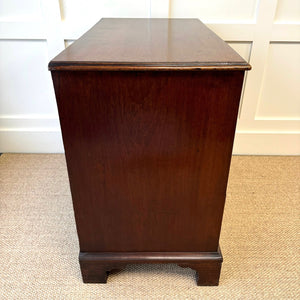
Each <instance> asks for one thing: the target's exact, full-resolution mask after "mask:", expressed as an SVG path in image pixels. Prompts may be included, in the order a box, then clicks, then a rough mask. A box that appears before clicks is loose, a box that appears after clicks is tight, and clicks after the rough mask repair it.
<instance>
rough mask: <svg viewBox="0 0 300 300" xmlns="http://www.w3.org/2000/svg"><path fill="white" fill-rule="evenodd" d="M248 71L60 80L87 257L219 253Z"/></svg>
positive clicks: (62, 75) (58, 76) (64, 75)
mask: <svg viewBox="0 0 300 300" xmlns="http://www.w3.org/2000/svg"><path fill="white" fill-rule="evenodd" d="M243 76H244V72H243V71H205V72H204V71H203V72H201V71H199V72H184V71H182V72H117V71H116V72H80V71H78V72H77V71H76V72H72V71H52V77H53V82H54V86H55V91H56V98H57V103H58V109H59V114H60V122H61V127H62V133H63V140H64V146H65V151H66V159H67V165H68V172H69V179H70V186H71V192H72V198H73V204H74V210H75V218H76V224H77V230H78V235H79V242H80V249H81V251H89V252H93V251H98V252H101V251H107V252H109V251H217V248H218V241H219V234H220V228H221V221H222V215H223V207H224V202H225V194H226V186H227V178H228V172H229V165H230V159H231V151H232V144H233V138H234V132H235V125H236V117H237V111H238V106H239V98H240V92H241V87H242V82H243Z"/></svg>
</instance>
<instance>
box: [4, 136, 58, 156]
mask: <svg viewBox="0 0 300 300" xmlns="http://www.w3.org/2000/svg"><path fill="white" fill-rule="evenodd" d="M6 152H10V153H63V152H64V147H63V142H62V137H61V132H60V131H0V153H6Z"/></svg>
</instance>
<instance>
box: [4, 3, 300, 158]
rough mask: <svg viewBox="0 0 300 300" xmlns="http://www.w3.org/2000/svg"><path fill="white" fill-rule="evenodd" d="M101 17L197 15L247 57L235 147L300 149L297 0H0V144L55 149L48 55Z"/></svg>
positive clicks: (58, 143) (244, 150)
mask: <svg viewBox="0 0 300 300" xmlns="http://www.w3.org/2000/svg"><path fill="white" fill-rule="evenodd" d="M101 17H152V18H155V17H176V18H182V17H184V18H188V17H193V18H194V17H196V18H199V19H201V20H202V21H204V22H205V23H206V24H207V25H208V26H209V27H210V28H211V29H212V30H214V31H215V32H216V33H217V34H218V35H220V36H221V37H222V38H223V39H224V40H226V41H227V42H228V43H229V45H230V46H231V47H233V48H234V49H235V50H236V51H237V52H239V53H240V54H241V56H243V57H244V58H245V59H246V60H247V61H249V62H250V64H251V65H252V67H253V69H252V70H251V71H250V72H249V73H248V74H247V78H246V81H245V85H244V92H243V97H242V101H241V107H240V114H239V120H238V126H237V133H236V139H235V145H234V153H236V154H300V1H299V0H243V1H240V0H211V1H206V0H84V1H83V0H81V1H80V0H60V1H58V0H27V1H22V0H0V152H62V151H63V146H62V140H61V133H60V127H59V121H58V115H57V109H56V104H55V98H54V92H53V87H52V82H51V78H50V73H49V72H48V71H47V64H48V61H49V60H50V59H51V58H53V57H54V56H55V55H56V54H58V53H59V52H60V51H61V50H63V49H64V47H65V46H67V45H68V44H69V43H71V42H72V41H73V40H75V39H77V38H78V37H79V36H80V35H81V34H83V33H84V32H85V31H86V30H87V29H89V28H90V27H91V26H92V25H93V24H94V23H96V22H97V21H98V20H99V19H100V18H101Z"/></svg>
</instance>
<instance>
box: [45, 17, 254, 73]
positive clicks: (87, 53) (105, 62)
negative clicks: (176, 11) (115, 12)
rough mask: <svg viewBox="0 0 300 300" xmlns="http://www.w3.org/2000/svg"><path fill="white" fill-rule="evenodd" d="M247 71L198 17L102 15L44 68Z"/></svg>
mask: <svg viewBox="0 0 300 300" xmlns="http://www.w3.org/2000/svg"><path fill="white" fill-rule="evenodd" d="M114 68H116V69H117V70H141V69H144V70H148V69H149V70H153V69H156V68H158V69H160V70H161V69H168V70H179V69H181V68H189V69H195V70H199V69H216V68H225V69H242V70H246V69H250V65H249V64H248V63H247V62H246V61H245V60H244V59H243V58H241V57H240V56H239V55H238V54H237V53H236V52H235V51H234V50H233V49H231V48H230V47H229V46H228V45H227V44H226V43H225V42H224V41H223V40H222V39H220V38H219V37H218V36H217V35H216V34H214V33H213V32H212V31H211V30H209V29H208V28H207V27H206V26H205V25H204V24H203V23H202V22H200V21H199V20H198V19H102V20H101V21H100V22H99V23H97V24H96V25H95V26H94V27H93V28H92V29H90V30H89V31H88V32H87V33H86V34H84V35H83V36H82V37H81V38H80V39H78V40H77V41H76V42H74V43H73V44H72V45H71V46H69V47H68V48H67V49H65V50H64V51H63V52H62V53H61V54H59V55H58V56H57V57H55V58H54V59H53V60H52V61H51V62H50V64H49V69H50V70H91V69H93V70H113V69H114Z"/></svg>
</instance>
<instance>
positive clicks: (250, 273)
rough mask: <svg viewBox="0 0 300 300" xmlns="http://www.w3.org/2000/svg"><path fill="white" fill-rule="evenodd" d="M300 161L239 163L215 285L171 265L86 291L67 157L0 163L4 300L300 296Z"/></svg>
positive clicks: (146, 268)
mask: <svg viewBox="0 0 300 300" xmlns="http://www.w3.org/2000/svg"><path fill="white" fill-rule="evenodd" d="M299 184H300V157H255V156H235V157H233V159H232V165H231V171H230V178H229V185H228V190H227V199H226V206H225V212H224V219H223V227H222V234H221V240H220V244H221V248H222V252H223V256H224V263H223V267H222V272H221V278H220V285H219V286H218V287H197V286H196V282H195V272H194V271H193V270H191V269H184V268H180V267H178V266H176V265H173V264H170V265H168V264H166V265H130V266H128V267H127V268H126V270H124V271H120V272H117V273H115V274H112V275H110V276H109V277H108V282H107V284H106V285H102V284H83V283H82V280H81V275H80V270H79V264H78V251H79V250H78V240H77V235H76V229H75V221H74V216H73V210H72V202H71V196H70V190H69V185H68V177H67V171H66V164H65V157H64V155H61V154H54V155H51V154H50V155H43V154H35V155H34V154H3V155H2V156H1V157H0V299H1V300H2V299H300V293H299V271H298V270H299V238H298V232H299V200H300V191H299V190H300V186H299Z"/></svg>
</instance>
